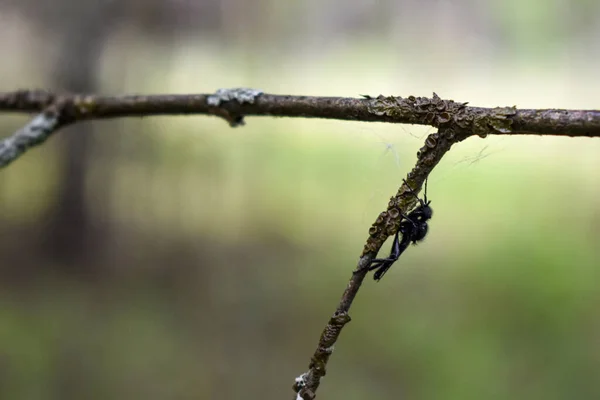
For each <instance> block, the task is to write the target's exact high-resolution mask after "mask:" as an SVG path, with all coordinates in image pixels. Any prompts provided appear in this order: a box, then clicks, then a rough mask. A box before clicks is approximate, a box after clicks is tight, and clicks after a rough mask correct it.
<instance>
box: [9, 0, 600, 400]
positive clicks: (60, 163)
mask: <svg viewBox="0 0 600 400" xmlns="http://www.w3.org/2000/svg"><path fill="white" fill-rule="evenodd" d="M599 39H600V3H599V2H597V1H594V0H587V1H567V0H543V1H542V0H532V1H527V2H523V1H519V0H495V1H487V2H480V1H473V0H462V1H453V2H450V1H436V0H426V1H424V0H419V1H416V0H411V1H394V0H379V1H374V0H371V1H359V0H326V1H325V0H319V1H317V0H286V1H280V0H222V1H218V0H196V1H194V0H170V1H167V0H121V1H109V0H104V1H100V0H98V1H91V0H89V1H82V0H53V1H40V0H19V1H16V0H14V1H13V0H0V54H1V55H2V62H0V77H1V90H4V91H9V90H14V89H18V88H38V87H41V88H48V89H54V90H67V91H75V92H94V93H103V94H119V93H198V92H199V93H210V92H214V91H215V90H216V89H218V88H227V87H238V86H243V87H256V88H259V89H262V90H264V91H265V92H269V93H276V94H297V95H330V96H358V95H359V94H369V95H373V96H376V95H379V94H385V95H391V94H394V95H402V96H408V95H411V94H412V95H417V96H430V95H431V93H432V92H433V91H435V92H437V93H438V94H439V95H440V96H441V97H442V98H452V99H454V100H456V101H469V102H471V104H473V105H478V106H511V105H517V106H518V107H522V108H587V109H598V108H600V101H599V100H598V93H599V92H600V79H598V70H597V69H598V61H600V40H599ZM28 118H29V117H28V116H24V115H9V114H5V115H2V116H1V118H0V132H2V133H0V137H5V136H7V135H9V134H11V133H12V132H14V131H15V130H16V129H17V128H18V127H19V126H22V125H23V124H24V123H25V122H26V121H27V120H28ZM431 132H432V130H431V129H427V128H423V127H413V126H401V125H385V124H377V123H359V122H340V121H325V120H303V119H275V118H248V119H247V125H246V126H245V127H243V128H239V129H230V128H229V127H228V126H227V124H225V123H224V122H223V121H222V120H218V119H216V118H212V117H202V116H198V117H159V118H158V117H157V118H146V119H143V120H142V119H127V120H116V121H103V122H90V123H85V124H79V125H77V126H72V127H70V128H68V129H65V130H64V131H61V132H60V133H59V134H57V135H56V137H54V138H53V139H52V140H50V141H49V142H48V143H46V144H45V145H43V146H42V147H40V148H37V149H34V150H32V151H30V152H28V153H27V154H26V155H25V156H24V157H22V158H21V159H19V160H18V161H17V162H15V163H14V164H12V165H10V166H9V167H8V168H6V169H3V170H2V171H0V235H1V240H0V398H2V399H28V400H35V399H57V400H58V399H60V400H69V399H78V400H79V399H146V400H153V399H157V400H165V399H201V398H217V399H242V398H243V399H254V398H256V399H281V398H291V397H292V396H293V393H292V391H291V386H292V384H293V380H294V377H296V376H297V375H299V374H300V373H302V372H304V371H305V370H306V369H307V366H308V362H309V359H310V356H311V354H312V352H313V351H314V348H315V345H316V343H317V339H318V337H319V335H320V333H321V329H322V328H323V326H324V324H325V322H326V321H327V320H328V318H329V316H330V315H331V314H332V312H333V311H334V309H335V306H336V305H337V302H338V300H339V297H340V296H341V294H342V291H343V290H344V288H345V286H346V283H347V280H348V278H349V277H350V274H351V271H352V270H353V268H354V267H355V265H356V261H357V259H358V256H359V254H360V252H361V250H362V246H363V244H364V241H365V239H366V237H367V231H368V229H369V226H370V225H371V223H372V222H373V221H374V219H375V218H376V216H377V214H378V213H379V212H380V211H382V210H383V209H384V208H385V207H386V204H387V200H388V199H389V197H390V196H391V195H392V194H394V193H395V192H396V190H397V187H398V185H399V184H400V183H401V179H402V178H403V177H404V176H405V174H406V173H407V172H408V170H409V169H410V168H411V167H412V166H413V164H414V162H415V158H416V156H415V155H416V152H417V150H418V149H419V148H420V147H421V146H422V144H423V141H424V138H425V135H426V134H428V133H431ZM599 155H600V140H597V139H571V138H551V137H539V136H531V137H525V136H517V137H488V138H486V139H480V138H470V139H468V140H467V141H465V142H463V143H460V144H458V145H457V146H455V148H454V149H453V150H452V151H451V153H449V154H448V155H447V156H446V157H445V158H444V160H443V161H442V162H441V164H440V165H439V166H438V167H437V168H436V169H435V171H434V173H433V174H432V176H431V178H430V181H429V197H430V198H431V199H432V201H433V202H432V206H433V207H434V209H435V216H434V218H433V219H432V221H431V224H430V234H429V236H428V237H427V239H426V241H425V243H423V244H421V245H420V246H418V247H416V248H415V247H412V248H411V249H410V250H409V251H408V252H407V253H405V254H404V255H403V256H402V259H401V261H400V262H399V263H398V264H396V265H395V266H394V268H393V269H392V270H391V271H390V272H389V273H388V274H387V275H386V277H385V279H384V280H382V281H381V282H380V283H378V284H376V283H374V282H373V281H372V280H370V279H369V280H368V281H366V283H365V285H364V286H363V288H362V290H361V292H360V293H359V296H358V298H357V301H356V303H355V306H354V307H353V309H352V312H351V315H352V317H353V321H352V322H351V323H350V324H349V325H348V326H347V328H346V330H345V331H344V332H343V334H342V336H341V339H340V341H339V342H338V345H337V347H336V351H335V353H334V355H333V357H332V358H331V361H330V364H329V372H328V374H327V376H326V378H325V379H324V381H323V384H322V386H321V389H320V391H319V396H320V397H322V398H325V399H346V400H347V399H366V398H378V399H399V398H402V399H461V400H462V399H481V398H486V399H514V398H523V399H525V398H528V399H529V398H533V399H536V398H544V399H546V400H551V399H565V398H578V399H598V398H600V380H599V379H598V378H599V376H600V372H599V371H600V287H599V285H598V282H599V275H600V248H599V247H598V242H599V240H600V205H599V203H598V200H597V199H598V196H599V195H600V187H599V185H598V179H599V177H600V173H599V171H600V157H599ZM387 246H389V245H387ZM387 246H386V247H385V248H384V251H386V252H387V251H388V247H387Z"/></svg>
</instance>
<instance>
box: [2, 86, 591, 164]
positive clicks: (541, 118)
mask: <svg viewBox="0 0 600 400" xmlns="http://www.w3.org/2000/svg"><path fill="white" fill-rule="evenodd" d="M433 104H437V105H442V104H445V105H453V107H451V108H447V109H444V111H446V113H445V114H444V113H442V112H437V111H436V110H432V109H431V107H430V105H433ZM1 111H5V112H22V113H24V112H27V113H31V112H37V113H40V112H44V113H46V114H47V115H48V114H50V113H55V114H56V115H57V116H58V120H59V123H58V124H57V125H56V126H55V127H54V129H53V130H52V132H49V133H48V134H47V135H45V136H31V137H30V140H29V141H23V140H19V141H14V140H13V143H11V142H10V139H11V138H8V139H5V141H4V142H2V143H1V144H0V147H1V148H2V149H5V150H4V151H2V152H0V167H4V166H6V165H8V164H10V163H11V162H12V161H14V160H15V159H16V158H17V157H18V156H19V155H21V154H22V153H23V152H24V151H25V150H27V149H28V148H30V147H32V146H35V145H39V144H41V143H43V142H44V141H45V140H46V139H47V138H48V137H50V136H51V134H52V133H53V132H55V131H57V130H58V129H60V128H61V127H64V126H66V125H70V124H73V123H75V122H79V121H84V120H93V119H107V118H122V117H148V116H157V115H192V114H194V115H201V114H204V115H214V116H218V117H221V118H224V119H225V120H226V121H227V122H229V123H230V125H232V126H237V125H242V124H243V117H244V116H275V117H303V118H327V119H339V120H352V121H369V122H389V123H402V124H419V125H432V126H434V127H444V126H452V125H454V129H455V130H457V131H460V132H461V134H463V135H467V136H469V135H480V136H485V135H488V134H499V135H502V134H504V135H506V134H510V135H515V134H538V135H558V136H583V137H599V136H600V111H598V110H560V109H548V110H535V109H532V110H527V109H524V110H518V109H517V108H516V107H498V108H483V107H468V106H467V103H455V102H453V101H452V100H441V99H440V98H439V97H438V96H437V95H436V94H435V93H434V95H433V97H432V98H425V97H413V96H409V97H407V98H402V97H392V96H390V97H384V96H378V97H376V98H372V97H370V96H364V98H347V97H314V96H280V95H272V94H264V93H262V92H261V91H259V90H254V89H221V90H219V91H217V93H215V94H190V95H151V96H150V95H149V96H144V95H137V96H136V95H130V96H98V95H85V94H54V93H51V92H47V91H41V90H31V91H30V90H20V91H15V92H7V93H0V112H1ZM438 111H439V110H438ZM15 135H16V134H15ZM6 140H8V142H6ZM15 146H16V147H15Z"/></svg>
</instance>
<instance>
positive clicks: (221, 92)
mask: <svg viewBox="0 0 600 400" xmlns="http://www.w3.org/2000/svg"><path fill="white" fill-rule="evenodd" d="M261 94H263V91H262V90H257V89H250V88H233V89H218V90H217V91H216V92H215V93H214V94H211V95H210V96H208V97H207V98H206V102H207V103H208V105H209V106H211V107H220V108H221V110H220V111H221V112H219V113H217V114H218V115H220V116H221V117H223V118H224V119H226V120H227V122H229V125H230V126H231V127H232V128H233V127H236V126H241V125H244V116H243V115H242V114H240V113H239V112H234V111H232V110H226V109H224V108H222V105H223V103H227V102H230V101H234V100H235V101H237V102H238V104H244V103H248V104H254V101H255V100H256V98H257V97H258V96H260V95H261Z"/></svg>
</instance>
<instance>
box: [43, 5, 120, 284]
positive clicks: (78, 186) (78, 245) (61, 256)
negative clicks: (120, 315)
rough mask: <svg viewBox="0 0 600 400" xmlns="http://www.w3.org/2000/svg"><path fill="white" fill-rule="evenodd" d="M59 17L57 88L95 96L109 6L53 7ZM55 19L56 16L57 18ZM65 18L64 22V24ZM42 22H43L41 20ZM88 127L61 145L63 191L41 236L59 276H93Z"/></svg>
mask: <svg viewBox="0 0 600 400" xmlns="http://www.w3.org/2000/svg"><path fill="white" fill-rule="evenodd" d="M53 3H54V4H55V6H56V7H57V8H58V9H61V11H62V12H61V13H58V12H57V10H55V12H57V14H59V15H57V17H58V18H56V17H55V18H52V17H50V18H51V20H50V21H43V22H46V23H48V22H50V25H51V27H52V30H53V31H54V33H55V34H57V36H58V43H56V44H55V45H56V46H57V50H58V51H57V53H58V54H57V57H56V58H55V63H54V65H53V66H52V71H51V72H52V75H51V76H52V78H53V80H54V82H53V85H52V86H54V87H56V88H57V89H59V90H61V91H62V90H64V91H68V92H85V93H95V92H96V93H97V92H98V91H99V90H98V89H99V87H98V84H97V75H98V74H97V71H98V68H97V66H98V63H99V61H100V56H101V52H102V46H103V43H104V40H105V38H106V36H107V34H108V33H109V32H110V30H109V29H110V27H111V23H110V22H111V21H110V20H107V18H110V17H111V15H110V13H109V10H108V8H112V7H108V6H107V5H110V2H105V1H97V2H95V1H77V0H74V1H62V2H53ZM55 15H56V14H55ZM61 15H62V18H61ZM40 18H44V16H40ZM91 129H92V127H91V125H90V124H84V125H81V126H74V127H72V128H70V129H68V130H67V131H66V132H65V134H64V135H61V137H60V138H57V140H58V141H59V142H60V146H61V149H60V151H61V156H60V161H59V162H60V165H59V184H58V185H59V186H58V190H57V195H56V197H55V198H54V199H52V201H51V205H50V208H49V210H48V214H47V220H46V224H45V225H44V228H43V231H42V232H41V235H42V240H43V249H42V250H43V253H44V254H45V255H46V257H48V259H50V260H52V261H53V262H52V263H51V264H52V265H53V266H54V267H55V268H56V270H57V271H60V272H65V273H68V274H69V275H73V274H76V275H80V274H84V275H87V274H89V273H91V272H92V271H91V268H93V263H90V262H89V257H88V256H90V255H91V254H90V252H91V251H92V250H93V246H92V244H93V243H94V239H93V236H94V235H93V233H94V226H95V224H94V221H93V215H92V214H91V213H90V211H89V207H88V205H87V203H86V178H87V175H88V169H89V168H88V166H89V162H90V152H91V144H92V142H93V140H94V137H93V136H92V132H90V130H91Z"/></svg>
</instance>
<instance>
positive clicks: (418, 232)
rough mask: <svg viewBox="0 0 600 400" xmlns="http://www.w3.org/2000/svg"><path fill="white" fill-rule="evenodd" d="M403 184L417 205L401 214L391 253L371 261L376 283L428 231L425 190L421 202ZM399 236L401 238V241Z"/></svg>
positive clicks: (430, 210)
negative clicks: (417, 202) (405, 213)
mask: <svg viewBox="0 0 600 400" xmlns="http://www.w3.org/2000/svg"><path fill="white" fill-rule="evenodd" d="M404 183H405V184H406V186H408V187H409V189H410V190H411V193H412V194H413V195H414V196H415V197H417V200H418V201H419V205H418V206H417V208H415V209H414V210H412V211H411V212H410V213H409V214H408V215H404V214H402V220H401V222H400V226H399V228H398V232H396V235H395V236H394V242H393V244H392V251H391V252H390V255H389V257H388V258H379V259H375V260H373V261H371V265H370V266H369V271H373V270H376V271H375V274H374V275H373V278H374V279H375V280H376V281H379V280H380V279H381V278H382V277H383V275H385V273H386V272H387V271H388V270H389V269H390V267H391V266H392V265H393V264H394V263H395V262H396V261H397V260H398V258H400V256H401V255H402V253H404V251H405V250H406V249H407V248H408V246H409V245H410V244H411V243H412V244H417V242H419V241H421V240H423V239H424V238H425V236H426V235H427V231H428V229H429V226H428V225H427V221H428V220H430V219H431V217H432V216H433V209H432V208H431V207H430V206H429V204H430V203H431V202H430V201H428V200H427V188H426V190H425V196H424V200H421V199H420V198H419V197H418V196H417V194H416V193H415V192H414V191H413V190H412V189H411V188H410V186H409V185H408V183H407V182H406V181H404ZM400 235H401V236H402V238H401V239H400Z"/></svg>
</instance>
